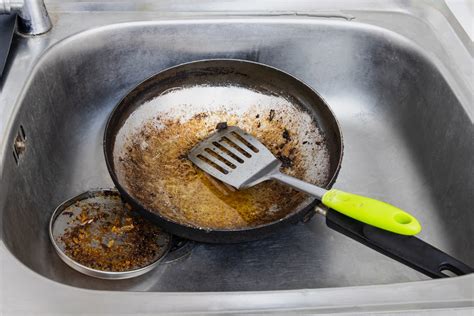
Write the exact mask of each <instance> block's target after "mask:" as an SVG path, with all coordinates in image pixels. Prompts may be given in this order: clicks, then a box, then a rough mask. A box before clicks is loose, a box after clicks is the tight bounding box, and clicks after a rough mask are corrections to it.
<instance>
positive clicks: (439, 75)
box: [0, 2, 474, 311]
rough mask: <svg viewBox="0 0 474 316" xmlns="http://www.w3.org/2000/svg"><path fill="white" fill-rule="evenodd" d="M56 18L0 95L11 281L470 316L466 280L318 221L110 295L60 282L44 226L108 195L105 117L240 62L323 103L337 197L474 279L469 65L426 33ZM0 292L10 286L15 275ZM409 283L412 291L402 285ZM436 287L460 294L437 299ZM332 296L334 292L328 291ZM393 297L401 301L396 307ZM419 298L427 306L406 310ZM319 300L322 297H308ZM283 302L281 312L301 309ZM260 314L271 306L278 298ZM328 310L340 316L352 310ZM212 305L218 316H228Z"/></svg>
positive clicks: (403, 25) (27, 46)
mask: <svg viewBox="0 0 474 316" xmlns="http://www.w3.org/2000/svg"><path fill="white" fill-rule="evenodd" d="M387 4H388V2H387ZM74 5H76V7H74ZM307 5H308V6H309V4H307ZM348 5H349V4H348ZM391 5H393V6H394V7H396V4H391ZM367 6H368V4H367ZM50 7H51V9H52V10H51V16H52V19H53V24H54V28H53V30H52V31H51V32H50V33H49V34H46V35H43V36H42V37H36V38H24V37H20V36H17V37H16V38H15V40H14V43H13V47H12V51H13V52H14V53H13V59H12V60H11V61H10V63H9V65H8V66H7V74H6V76H5V78H4V79H3V81H1V87H2V92H1V95H0V101H2V106H3V107H4V108H3V109H0V114H1V119H0V133H4V134H1V135H3V136H2V137H1V139H0V154H1V155H0V175H1V178H0V212H1V224H2V243H3V244H4V245H5V246H6V249H3V252H2V256H3V255H5V256H9V259H4V261H3V262H6V264H5V266H7V269H8V271H16V272H15V273H17V274H22V276H21V277H18V278H20V279H21V280H23V279H25V280H26V279H28V278H29V277H28V278H26V277H25V276H24V274H26V275H28V276H30V277H31V279H32V280H34V282H33V284H36V285H35V286H36V287H37V288H40V289H47V288H51V291H52V292H54V291H56V292H54V293H58V292H61V291H60V290H59V289H61V288H63V289H64V291H65V292H68V291H69V292H68V293H73V292H74V293H76V294H74V295H77V296H79V297H80V300H83V301H84V300H86V297H90V296H92V293H94V292H91V291H77V289H75V288H71V287H64V286H63V285H61V284H58V283H62V284H65V285H71V286H73V287H80V288H84V289H88V290H107V291H106V292H101V293H109V294H110V295H111V296H110V297H109V299H112V298H113V297H115V298H117V297H118V296H113V295H112V293H110V292H108V291H109V290H110V291H123V292H124V293H123V295H126V292H127V291H134V292H136V291H139V292H209V291H210V292H225V291H276V290H278V292H261V293H260V294H263V293H265V295H271V293H275V296H273V298H277V297H279V295H283V294H284V293H293V294H292V295H296V293H301V294H304V293H308V295H310V294H309V293H313V294H311V295H316V294H315V293H319V294H317V295H322V296H321V297H324V295H329V293H331V295H336V294H337V293H339V295H342V296H341V297H340V299H341V301H344V300H343V298H345V299H347V295H348V293H349V292H350V291H352V292H351V293H362V292H360V291H366V290H367V289H372V290H373V293H372V294H373V295H372V296H371V297H367V298H366V300H367V301H366V302H365V304H368V305H370V304H382V303H387V302H388V304H401V305H400V306H405V308H408V307H410V306H412V307H413V306H415V307H417V306H418V307H419V305H416V304H415V303H414V302H418V301H422V300H424V302H425V303H426V302H431V301H432V302H433V304H435V303H434V302H438V303H439V302H440V301H443V302H445V305H442V306H441V307H450V308H451V307H466V306H469V304H470V303H469V297H470V298H471V299H472V295H473V294H472V282H473V278H472V276H467V277H456V278H452V279H449V280H442V281H428V280H427V277H425V276H423V275H421V274H419V273H417V272H415V271H413V270H411V269H410V268H407V267H405V266H403V265H402V264H399V263H397V262H395V261H393V260H391V259H389V258H386V257H384V256H382V255H380V254H378V253H376V252H374V251H373V250H371V249H368V248H365V247H364V246H362V245H359V244H357V243H355V242H354V241H352V240H350V239H348V238H346V237H344V236H342V235H340V234H338V233H336V232H333V231H331V230H330V229H328V228H327V227H326V226H325V224H324V221H323V220H322V219H321V218H319V217H317V218H316V217H315V218H313V219H311V220H310V221H309V222H307V223H300V224H297V225H295V226H294V227H291V228H289V229H287V230H285V231H282V232H281V233H280V234H278V235H275V236H273V237H271V238H268V239H265V240H261V241H257V242H252V243H246V244H238V245H206V244H194V245H192V244H188V245H187V246H186V248H185V249H181V253H179V251H178V252H176V253H175V254H173V253H172V254H171V255H170V256H172V257H170V258H169V260H168V262H166V263H164V264H162V265H161V266H160V267H159V268H157V269H156V270H154V271H153V272H151V273H149V274H146V275H144V276H142V277H139V278H136V279H133V280H126V281H115V282H111V281H101V280H96V279H92V278H90V277H87V276H84V275H81V274H79V273H78V272H75V271H74V270H72V269H70V268H68V267H67V266H66V265H65V264H64V263H63V262H62V261H61V260H60V259H59V257H57V255H56V254H55V253H54V249H53V248H52V246H51V245H50V242H49V239H48V233H47V223H48V220H49V217H50V215H51V213H52V211H53V210H54V208H55V207H56V205H58V204H59V203H61V202H62V201H63V200H65V199H67V198H69V197H72V196H74V195H76V194H79V193H81V192H83V191H86V190H89V189H91V188H98V187H111V186H112V181H111V179H110V177H109V174H108V172H107V169H106V166H105V162H104V157H103V151H102V137H103V132H104V126H105V122H106V119H107V117H108V115H109V113H110V112H111V110H112V108H113V107H114V106H115V105H116V103H117V102H118V101H119V100H120V99H121V98H122V97H123V96H124V95H125V94H126V93H127V91H128V90H130V89H132V88H133V87H134V86H135V85H136V84H138V83H139V82H140V81H142V80H144V79H146V78H147V77H149V76H151V75H153V74H154V73H156V72H159V71H160V70H162V69H164V68H167V67H170V66H173V65H176V64H179V63H183V62H188V61H192V60H199V59H206V58H217V57H218V58H238V59H246V60H253V61H258V62H261V63H265V64H268V65H271V66H275V67H277V68H280V69H282V70H284V71H286V72H289V73H291V74H292V75H294V76H296V77H298V78H300V79H302V80H303V81H305V82H306V83H308V84H309V85H311V86H312V87H313V88H314V89H316V90H317V91H318V92H319V93H320V94H321V95H322V96H323V98H325V99H326V101H327V102H328V103H329V105H330V106H331V108H332V109H333V110H334V111H335V114H336V116H337V117H338V119H339V121H340V123H341V126H342V130H343V134H344V145H345V155H344V161H343V165H342V169H341V172H340V176H339V178H338V181H337V186H338V187H339V188H342V189H346V190H351V191H354V192H358V193H361V194H365V195H370V196H373V197H376V198H380V199H383V200H386V201H389V202H392V203H393V204H396V205H398V206H400V207H401V208H404V209H408V210H410V211H411V212H412V213H413V214H414V215H415V216H416V217H417V218H418V219H419V220H420V221H421V223H422V225H423V227H424V229H423V231H422V233H421V234H420V237H421V238H422V239H424V240H426V241H428V242H430V243H432V244H433V245H435V246H437V247H438V248H440V249H442V250H443V251H445V252H447V253H449V254H451V255H453V256H455V257H458V258H459V259H461V260H463V261H465V262H466V263H468V264H470V265H474V240H473V239H472V238H471V236H472V234H473V231H472V226H473V220H474V219H473V215H472V214H473V213H472V203H471V199H472V192H474V167H473V160H472V157H473V156H474V143H473V136H474V129H473V118H472V101H471V102H469V99H470V98H472V90H471V89H470V88H469V86H468V81H466V75H465V73H463V71H462V68H463V66H466V67H468V66H469V65H466V64H465V63H464V64H462V63H463V62H464V61H465V59H463V58H464V57H465V56H464V55H463V54H464V53H463V52H462V51H460V50H457V51H456V52H455V53H456V54H457V56H461V57H462V58H460V59H458V60H457V61H454V62H451V59H450V57H453V56H452V55H450V54H452V53H450V52H449V50H446V48H445V47H444V46H443V38H440V37H439V36H436V35H435V32H434V30H433V29H430V26H429V25H426V24H425V23H424V22H423V21H422V19H421V18H417V17H414V16H413V15H410V14H408V13H405V14H402V13H400V12H398V13H397V12H396V11H397V10H395V9H393V8H391V9H387V12H385V13H384V12H382V11H380V12H377V10H375V9H374V11H370V10H369V9H367V10H360V11H358V10H356V9H355V8H353V10H347V11H335V12H336V13H332V14H328V13H327V12H326V13H321V14H319V17H318V14H316V13H314V12H313V11H308V12H307V13H306V14H304V16H302V17H301V16H299V15H300V14H296V15H293V14H288V13H287V12H286V11H285V12H283V11H282V12H280V13H279V14H277V15H276V16H275V15H272V14H263V13H258V14H257V13H255V12H254V13H252V14H250V13H247V14H246V16H239V17H236V16H232V17H229V16H227V17H225V18H223V17H222V16H221V13H218V12H207V13H200V14H197V13H189V12H188V13H183V12H181V11H180V12H175V11H173V10H171V11H173V12H168V13H167V14H163V12H161V13H160V12H157V11H153V9H152V10H151V11H148V12H140V11H138V10H135V11H133V10H130V12H128V11H123V12H120V13H119V14H114V13H110V12H107V11H102V12H94V13H91V12H88V11H90V8H88V9H87V10H85V11H82V12H81V11H80V10H78V9H77V8H78V7H80V4H74V3H72V4H63V5H61V4H60V3H55V2H52V3H51V4H50ZM72 7H73V8H76V10H75V11H74V10H72V9H71V8H72ZM305 8H307V7H305ZM308 8H311V7H308ZM426 8H428V9H429V10H434V11H433V12H435V11H436V10H435V8H432V7H429V6H426ZM426 8H424V9H426ZM257 9H258V8H257ZM257 9H255V11H258V10H257ZM336 9H337V8H336ZM411 9H412V10H413V12H417V11H416V10H418V9H419V8H418V9H417V8H411ZM55 10H57V11H55ZM126 10H129V8H127V9H126ZM390 10H392V11H393V12H392V11H390ZM420 10H421V9H420ZM182 11H186V10H182ZM55 12H56V13H55ZM394 12H395V13H394ZM435 13H436V12H435ZM435 13H433V14H435ZM389 14H393V15H392V16H391V17H390V19H389V18H388V16H389ZM436 14H438V13H436ZM241 15H244V14H243V13H242V14H241ZM250 15H251V16H250ZM447 25H449V24H447ZM431 28H433V27H431ZM411 30H414V31H413V32H411ZM443 36H444V37H449V36H448V35H446V34H444V35H443ZM457 44H458V45H459V44H460V43H457ZM11 255H13V256H14V257H15V258H16V259H18V261H19V262H21V263H23V264H24V265H25V266H26V267H27V269H25V268H24V267H13V265H15V264H16V263H17V262H18V261H16V260H14V259H12V258H10V257H11ZM173 258H174V259H176V260H174V259H173ZM172 259H173V260H172ZM29 270H32V271H34V272H36V273H37V274H39V275H40V276H43V277H45V278H41V277H39V278H38V275H35V274H34V273H31V271H29ZM4 277H5V275H4ZM8 278H10V279H12V280H15V277H14V275H13V274H12V275H10V276H8ZM48 279H49V280H48ZM50 280H52V281H56V282H58V283H53V282H50ZM413 281H422V282H415V283H404V282H413ZM439 284H446V285H447V286H446V289H448V288H451V289H452V288H454V289H455V290H451V292H450V293H445V294H442V292H436V290H435V289H434V288H435V287H438V286H439ZM469 284H471V286H469ZM363 285H377V286H374V287H368V288H367V287H360V286H363ZM334 287H340V291H339V292H333V291H334V289H329V288H334ZM347 287H354V288H347ZM53 288H54V289H55V290H53ZM389 288H391V289H393V291H394V294H393V295H395V296H396V295H402V296H399V297H398V299H397V300H395V299H394V298H390V299H389V298H387V300H388V301H383V298H382V297H378V296H377V295H380V294H381V293H384V291H387V289H389ZM397 288H398V290H397ZM401 288H405V289H406V293H403V294H400V293H396V292H398V291H399V290H400V289H401ZM423 288H429V289H433V293H431V294H419V295H421V296H419V297H415V296H412V297H410V296H409V295H408V294H409V293H417V292H418V291H419V290H421V289H423ZM303 289H306V290H304V291H302V290H303ZM310 289H312V290H310ZM314 289H320V290H318V291H319V292H311V291H316V290H314ZM288 290H296V291H288ZM349 290H350V291H349ZM75 291H77V292H75ZM357 291H359V292H357ZM466 291H467V292H466ZM369 292H370V291H369ZM85 293H87V295H86V294H85ZM232 293H234V292H232ZM232 293H229V295H233V294H232ZM250 293H254V292H248V293H247V294H249V295H250ZM376 293H379V294H376ZM82 294H84V295H85V296H81V295H82ZM132 294H133V295H132ZM142 294H143V295H145V293H141V294H140V293H130V296H128V299H130V302H134V297H135V298H136V297H137V296H138V295H142ZM150 294H151V293H150ZM150 294H147V295H148V296H147V297H148V298H149V299H152V298H153V297H154V298H155V299H156V300H157V302H158V301H161V302H163V300H164V299H165V297H163V296H160V294H159V293H155V294H154V295H155V296H150ZM254 294H255V293H254ZM38 295H43V294H41V293H38ZM71 295H73V294H71ZM88 295H90V296H88ZM104 295H105V294H104ZM163 295H165V293H163ZM166 295H171V294H166ZM187 295H191V294H190V293H187ZM202 295H205V293H203V294H202ZM208 295H211V294H208ZM213 295H215V297H219V295H223V294H222V293H221V294H217V293H215V294H213ZM255 295H257V294H255ZM288 295H289V296H287V299H288V302H293V305H291V304H290V303H289V304H290V307H291V306H293V308H297V307H298V306H297V305H295V304H296V303H294V301H291V295H290V294H288ZM344 295H345V296H344ZM354 295H355V297H358V295H359V294H354ZM407 295H408V296H407ZM423 295H440V298H439V299H438V300H437V299H436V296H429V297H424V296H423ZM455 295H458V296H455ZM369 296H370V295H369ZM104 297H105V296H104ZM120 297H127V296H120ZM186 297H188V298H189V297H191V296H186ZM197 297H201V298H202V299H203V300H204V301H205V300H206V299H209V297H207V298H204V296H197ZM213 297H214V296H213ZM254 297H258V296H254ZM268 297H272V296H268ZM332 297H333V298H334V297H337V295H336V296H332ZM143 298H145V296H142V299H143ZM71 299H72V297H71ZM370 299H372V301H370ZM374 299H375V301H374ZM184 300H186V299H185V298H184ZM390 300H395V302H397V303H395V302H392V303H390V302H391V301H390ZM303 301H304V304H303V305H304V306H306V307H308V308H309V307H311V308H316V307H317V306H316V305H315V304H316V301H315V303H314V304H313V305H311V304H310V305H305V304H308V302H306V301H305V300H303ZM303 301H301V302H302V303H303ZM135 302H138V301H135ZM223 302H225V300H224V301H223ZM403 302H405V303H406V304H405V305H403ZM447 302H448V303H449V302H451V303H449V304H448V303H447ZM453 302H456V303H453ZM191 303H192V300H191V301H186V302H185V303H183V304H184V305H185V306H187V308H186V310H187V311H192V310H193V309H192V308H191V307H189V306H191V305H192V304H191ZM267 303H268V304H270V305H272V304H273V305H272V306H276V305H278V304H276V301H275V300H273V299H268V300H267ZM320 303H321V302H319V303H318V304H320ZM362 303H363V302H359V304H355V303H354V304H355V305H364V304H362ZM471 303H472V301H471ZM136 304H138V303H136ZM163 304H164V305H162V306H167V305H166V304H165V303H163ZM186 304H191V305H186ZM249 304H250V305H248V308H252V307H251V306H253V305H252V303H249ZM275 304H276V305H275ZM410 304H411V305H410ZM426 304H427V303H426ZM184 305H183V306H184ZM257 305H258V304H257ZM270 305H269V306H270ZM323 305H324V304H323ZM323 305H318V306H319V307H321V306H323ZM333 305H334V306H332V308H333V309H334V310H335V309H337V308H338V307H341V308H347V304H346V307H343V306H344V305H340V306H339V305H337V304H333ZM11 306H14V304H13V305H11ZM117 306H120V304H118V305H117ZM212 306H214V305H212ZM219 306H220V307H219V308H218V307H217V305H216V310H224V309H225V308H224V306H223V305H222V306H221V305H219ZM229 306H231V305H229ZM229 306H227V307H229ZM304 306H303V307H304ZM407 306H408V307H407ZM430 306H431V307H432V306H437V307H438V308H439V307H440V306H439V305H430ZM243 307H246V306H243ZM253 308H256V307H253ZM388 309H395V308H393V307H392V308H388ZM177 310H178V309H176V311H177ZM197 310H198V309H197ZM342 310H343V309H342ZM368 310H370V309H368Z"/></svg>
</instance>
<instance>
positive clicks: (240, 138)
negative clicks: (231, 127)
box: [231, 131, 258, 153]
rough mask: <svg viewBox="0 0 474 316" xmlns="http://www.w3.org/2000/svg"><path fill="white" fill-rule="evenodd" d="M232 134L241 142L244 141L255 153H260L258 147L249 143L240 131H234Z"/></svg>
mask: <svg viewBox="0 0 474 316" xmlns="http://www.w3.org/2000/svg"><path fill="white" fill-rule="evenodd" d="M231 134H232V135H233V136H234V137H236V138H237V139H238V140H239V141H240V142H241V143H243V144H244V145H245V146H247V147H248V148H250V149H251V150H252V151H253V152H254V153H258V148H257V147H255V146H254V145H252V144H251V143H249V142H248V141H247V140H246V139H245V138H244V137H243V136H242V135H240V134H239V133H237V132H235V131H232V132H231Z"/></svg>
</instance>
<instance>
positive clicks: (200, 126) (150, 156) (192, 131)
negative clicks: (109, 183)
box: [114, 84, 330, 230]
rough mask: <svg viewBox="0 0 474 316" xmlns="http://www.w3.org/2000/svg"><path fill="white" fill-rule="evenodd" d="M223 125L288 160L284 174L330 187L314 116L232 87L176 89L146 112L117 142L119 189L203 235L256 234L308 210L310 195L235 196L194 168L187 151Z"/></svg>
mask: <svg viewBox="0 0 474 316" xmlns="http://www.w3.org/2000/svg"><path fill="white" fill-rule="evenodd" d="M221 122H226V123H227V124H228V125H236V126H239V127H240V128H242V129H244V130H246V131H247V132H249V133H250V134H252V135H254V136H255V137H257V138H258V139H259V140H260V141H262V142H263V143H264V144H265V145H266V146H267V147H268V148H269V149H270V150H271V151H272V153H273V154H274V155H276V156H277V157H279V158H280V159H281V160H282V162H283V172H285V173H288V174H290V175H293V176H295V177H299V178H302V179H304V180H306V181H309V182H311V183H314V184H317V185H320V186H325V185H326V184H327V183H328V181H329V176H330V174H329V173H330V172H329V165H330V163H329V154H328V148H327V146H326V142H325V139H324V135H323V134H322V133H321V132H320V130H319V128H318V127H317V126H316V121H315V120H314V119H313V118H312V116H311V115H310V114H309V112H307V111H305V110H303V108H302V107H301V106H300V105H299V104H298V103H297V102H296V101H294V100H290V99H289V98H287V97H284V96H283V95H278V94H269V93H266V92H262V91H257V90H255V89H252V88H250V87H246V86H243V85H231V84H228V85H224V86H211V85H192V86H184V87H180V88H176V89H169V90H167V91H165V92H163V93H161V94H159V95H158V96H156V97H155V98H152V99H149V100H148V101H145V102H144V103H143V104H141V105H139V106H138V107H137V108H136V110H135V111H134V112H133V113H131V114H130V115H129V117H128V118H127V119H126V120H125V122H124V124H123V125H122V127H121V129H120V130H119V132H118V134H117V136H116V139H115V144H114V167H115V170H116V173H117V178H118V180H119V182H120V183H121V184H122V185H123V186H124V187H125V189H126V190H127V191H128V192H129V194H130V195H131V196H132V197H133V198H135V199H136V200H138V201H139V202H140V203H141V205H143V206H145V207H146V208H147V209H148V210H150V211H152V212H155V213H158V214H160V215H161V216H163V217H165V218H167V219H168V220H171V221H174V222H177V223H180V224H184V225H188V226H192V227H200V228H204V229H219V230H227V229H232V230H234V229H243V228H248V227H255V226H258V225H262V224H266V223H270V222H273V221H275V220H278V219H281V218H284V217H285V216H287V215H289V214H291V213H292V212H293V211H295V210H296V209H298V207H299V206H300V205H301V204H302V203H303V202H306V203H307V200H308V199H309V197H308V196H307V195H306V194H304V193H301V192H297V191H295V190H294V189H291V188H290V187H288V186H285V185H283V184H280V183H277V182H273V181H267V182H264V183H261V184H259V185H257V186H255V187H252V188H249V189H246V190H241V191H236V190H235V189H233V188H232V187H230V186H227V185H225V184H223V183H221V182H219V181H218V180H216V179H214V178H212V177H210V176H209V175H207V174H206V173H204V172H202V171H201V170H200V169H199V168H197V167H195V166H194V165H193V164H192V163H191V162H190V161H189V160H188V159H187V157H186V156H187V153H188V151H189V150H190V149H191V148H192V147H194V146H195V145H196V144H197V143H198V142H199V141H201V140H203V139H205V138H206V137H207V136H209V134H210V133H212V132H214V131H215V128H216V126H217V124H218V123H221ZM236 163H238V162H236Z"/></svg>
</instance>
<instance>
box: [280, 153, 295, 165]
mask: <svg viewBox="0 0 474 316" xmlns="http://www.w3.org/2000/svg"><path fill="white" fill-rule="evenodd" d="M277 158H278V159H279V160H280V161H281V166H282V167H283V168H289V167H291V166H293V161H292V160H291V159H290V158H289V157H287V156H284V155H278V156H277Z"/></svg>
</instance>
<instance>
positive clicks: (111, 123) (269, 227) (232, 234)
mask: <svg viewBox="0 0 474 316" xmlns="http://www.w3.org/2000/svg"><path fill="white" fill-rule="evenodd" d="M214 63H225V64H230V63H233V64H234V65H237V64H241V65H243V66H252V67H257V68H261V69H264V70H265V71H269V72H272V73H274V74H277V75H278V76H280V77H285V80H288V82H289V83H291V84H292V85H297V86H298V87H299V91H304V93H306V94H307V95H308V96H309V98H311V99H314V100H317V102H318V104H319V106H318V108H319V110H320V111H322V112H324V115H325V116H326V118H325V123H326V124H327V125H328V126H329V127H328V129H329V130H328V131H329V132H330V134H331V135H328V136H331V137H335V142H334V144H335V145H336V147H338V148H337V149H336V152H337V155H335V156H334V157H335V161H334V165H333V167H331V168H332V172H331V176H330V180H329V181H328V183H327V184H326V186H325V187H326V189H330V188H331V187H332V185H333V183H334V182H335V181H336V178H337V176H338V173H339V171H340V168H341V164H342V158H343V152H344V143H343V135H342V130H341V127H340V125H339V122H338V120H337V117H336V116H335V114H334V112H333V111H332V110H331V108H330V107H329V105H328V103H327V102H326V101H325V100H324V98H323V97H322V96H321V95H320V94H319V93H318V92H317V91H315V90H314V89H313V88H312V87H311V86H310V85H308V84H306V83H305V82H303V81H302V80H300V79H298V78H296V77H295V76H293V75H291V74H289V73H287V72H285V71H283V70H280V69H278V68H275V67H272V66H269V65H266V64H262V63H258V62H254V61H248V60H241V59H225V58H224V59H203V60H196V61H191V62H187V63H183V64H179V65H175V66H172V67H169V68H166V69H163V70H162V71H160V72H158V73H156V74H154V75H152V76H150V77H149V78H147V79H145V80H143V81H142V82H140V83H139V84H138V85H136V86H135V87H134V88H132V89H131V90H130V91H128V93H127V94H126V95H125V96H124V97H123V98H122V99H121V100H120V101H119V102H118V103H117V105H116V106H115V108H114V109H113V110H112V112H111V113H110V115H109V118H108V120H107V123H106V128H105V131H104V138H103V150H104V156H105V161H106V165H107V169H108V171H109V174H110V176H111V178H112V181H113V182H114V184H115V186H116V188H117V189H118V190H119V192H120V194H121V195H122V197H123V198H124V199H125V200H126V201H127V202H128V203H130V204H131V205H132V206H133V208H134V209H136V210H137V212H139V213H140V214H141V215H142V216H143V217H145V218H147V219H148V220H150V221H152V222H155V223H156V224H157V225H158V226H160V227H162V228H164V229H165V230H167V231H169V232H171V233H172V234H174V235H177V236H180V237H183V238H187V239H191V240H195V241H199V242H207V243H237V242H246V241H252V240H257V239H262V238H264V237H267V236H269V235H271V234H273V233H275V232H276V231H278V230H279V229H280V228H282V227H284V226H288V225H289V224H292V223H297V222H299V221H301V220H304V219H306V218H309V217H310V216H312V214H314V208H315V207H316V206H318V205H319V203H320V202H319V201H318V200H316V199H313V201H312V202H311V203H308V204H307V205H306V206H302V207H300V208H299V209H298V210H295V211H294V212H293V213H291V214H289V215H287V216H285V217H283V218H280V219H279V220H276V221H273V222H271V223H265V224H262V225H258V226H255V227H251V228H243V229H208V228H200V227H196V226H191V225H187V224H185V223H178V222H176V221H173V220H170V219H168V218H166V217H165V216H163V215H161V214H159V212H154V211H152V210H150V209H148V208H146V207H145V206H144V205H143V204H142V203H141V202H140V201H138V200H137V199H135V198H134V197H133V196H132V195H131V194H130V193H129V192H128V190H126V189H125V187H124V186H123V185H122V183H120V181H119V180H118V176H117V174H116V171H115V166H114V163H113V156H114V155H113V147H114V142H115V136H116V135H115V133H116V132H118V130H120V127H121V124H122V123H120V121H121V120H125V119H124V116H128V115H127V114H126V113H125V112H126V110H128V109H129V108H128V106H129V104H127V107H125V106H124V104H126V103H127V102H133V101H131V100H132V99H133V98H135V97H136V95H137V94H140V93H142V92H143V89H145V88H144V86H146V85H150V83H153V82H154V81H156V80H162V77H166V76H169V73H170V72H172V71H177V70H181V69H182V68H186V67H194V66H196V65H197V66H200V65H205V64H214ZM159 78H161V79H159ZM132 112H133V111H132ZM117 127H118V130H115V129H116V128H117Z"/></svg>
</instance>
